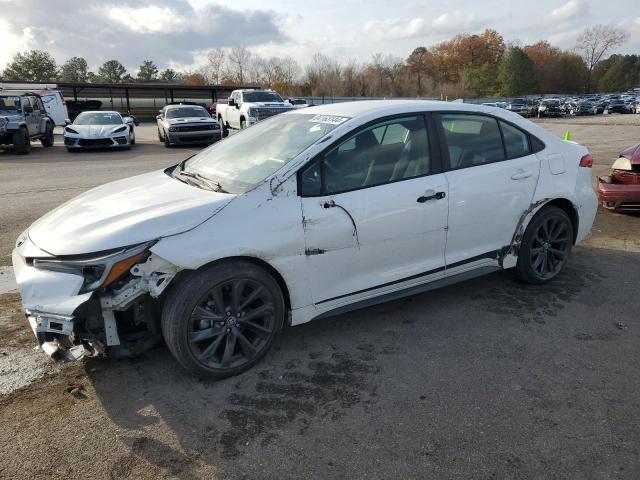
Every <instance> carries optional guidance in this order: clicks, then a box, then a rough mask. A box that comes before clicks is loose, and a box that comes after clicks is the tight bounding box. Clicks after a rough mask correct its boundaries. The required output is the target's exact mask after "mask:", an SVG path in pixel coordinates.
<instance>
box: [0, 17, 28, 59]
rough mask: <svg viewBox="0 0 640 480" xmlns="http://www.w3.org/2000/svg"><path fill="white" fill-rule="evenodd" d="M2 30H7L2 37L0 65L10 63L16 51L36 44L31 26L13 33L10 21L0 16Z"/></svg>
mask: <svg viewBox="0 0 640 480" xmlns="http://www.w3.org/2000/svg"><path fill="white" fill-rule="evenodd" d="M0 32H5V33H4V34H3V37H2V48H0V66H1V65H5V64H7V63H9V62H10V61H11V59H12V58H13V56H14V55H15V54H16V53H19V52H22V51H24V50H28V49H29V48H33V47H34V46H35V43H34V37H33V32H32V30H31V28H30V27H25V28H23V29H22V31H18V32H16V33H13V32H12V31H11V29H10V23H9V22H7V21H5V20H3V19H2V18H0Z"/></svg>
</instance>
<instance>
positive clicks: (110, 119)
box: [73, 112, 123, 125]
mask: <svg viewBox="0 0 640 480" xmlns="http://www.w3.org/2000/svg"><path fill="white" fill-rule="evenodd" d="M73 123H74V124H76V125H119V124H121V123H123V122H122V117H121V116H120V114H119V113H116V112H83V113H81V114H80V115H78V116H77V117H76V119H75V120H74V121H73Z"/></svg>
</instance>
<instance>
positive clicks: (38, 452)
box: [0, 116, 640, 479]
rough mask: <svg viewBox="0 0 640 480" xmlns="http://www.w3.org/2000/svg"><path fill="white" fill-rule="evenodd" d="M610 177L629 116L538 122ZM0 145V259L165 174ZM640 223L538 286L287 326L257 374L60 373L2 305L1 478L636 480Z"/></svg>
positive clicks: (108, 160) (154, 162) (583, 249)
mask: <svg viewBox="0 0 640 480" xmlns="http://www.w3.org/2000/svg"><path fill="white" fill-rule="evenodd" d="M541 123H542V124H544V126H545V127H547V128H549V129H550V130H552V131H554V132H556V133H558V134H563V133H564V131H565V130H567V129H569V130H570V131H571V133H572V137H573V139H574V140H576V141H578V142H580V143H583V144H585V145H587V146H588V147H589V148H590V150H591V151H592V153H593V154H594V157H595V163H596V165H595V168H594V174H601V173H604V172H605V171H606V170H607V168H608V167H609V165H610V164H611V162H612V161H613V159H614V158H615V157H616V155H617V151H618V150H620V149H621V148H623V147H626V146H629V145H632V144H634V143H637V142H638V141H640V127H639V125H640V116H610V117H609V116H600V117H595V118H580V119H569V120H565V119H562V120H544V121H542V122H541ZM153 134H154V131H153V129H152V128H149V127H143V128H141V129H139V133H138V139H139V140H140V139H141V140H142V142H141V143H142V144H141V145H139V146H138V147H137V148H136V149H135V150H133V152H132V154H127V153H125V152H114V153H110V152H108V153H104V154H103V153H96V154H78V155H67V153H66V151H64V150H62V149H61V147H54V148H53V151H47V152H44V149H41V148H36V149H34V153H33V154H32V156H30V157H24V158H18V157H14V156H12V155H10V154H8V153H4V154H3V153H0V195H3V196H5V197H6V201H7V202H8V206H9V208H8V210H7V209H5V210H4V212H5V213H4V214H3V215H2V218H1V219H0V223H1V224H2V225H0V232H1V233H0V255H2V258H4V260H5V262H4V263H5V264H6V263H8V259H7V255H8V254H9V251H10V248H11V244H12V243H13V241H14V239H15V238H16V237H17V235H18V234H19V233H20V232H21V231H22V230H23V229H24V228H26V227H27V226H28V224H29V223H30V222H31V221H32V220H33V219H35V218H37V217H38V216H40V215H41V214H42V213H44V212H45V211H46V210H48V209H50V208H52V207H53V206H55V205H56V204H59V203H61V202H63V201H64V200H66V199H68V198H70V197H72V196H74V195H76V194H77V193H79V192H80V191H82V190H83V189H85V188H89V187H91V186H94V185H97V184H101V183H104V182H106V181H108V180H112V179H116V178H121V177H125V176H129V175H133V174H135V173H140V172H143V171H147V170H152V169H156V168H160V167H162V166H165V165H169V164H172V163H175V162H176V161H177V160H179V159H181V158H184V157H185V156H187V155H188V154H189V153H188V151H187V150H177V149H176V150H174V149H172V150H165V149H164V148H163V147H161V146H160V145H159V144H157V142H156V143H154V142H153ZM639 282H640V217H639V216H630V215H617V214H611V213H609V212H604V211H600V212H599V213H598V216H597V218H596V224H595V225H594V228H593V231H592V235H591V236H590V237H589V239H588V240H587V241H586V242H584V244H583V245H581V246H579V247H577V248H576V249H575V251H574V255H573V256H572V259H571V261H570V263H569V264H568V266H567V269H566V271H565V272H564V273H563V274H562V275H561V276H560V277H559V278H558V279H557V280H556V281H554V282H552V283H551V284H549V285H546V286H543V287H533V286H528V285H522V284H519V283H516V282H514V281H513V279H512V278H511V275H510V274H509V272H499V273H495V274H492V275H489V276H486V277H483V278H478V279H475V280H472V281H469V282H465V283H462V284H458V285H454V286H451V287H447V288H445V289H441V290H437V291H434V292H430V293H427V294H423V295H418V296H414V297H411V298H408V299H405V300H402V301H397V302H392V303H388V304H385V305H380V306H376V307H372V308H368V309H365V310H362V311H358V312H354V313H350V314H347V315H341V316H338V317H334V318H331V319H327V320H324V321H318V322H313V323H311V324H306V325H303V326H300V327H295V328H289V329H287V330H285V332H283V335H282V336H281V337H280V338H279V340H278V341H277V343H276V345H275V347H274V349H273V350H272V352H270V353H269V354H268V355H267V357H266V359H265V360H264V361H263V362H262V363H260V364H259V365H258V366H256V367H255V368H254V369H253V370H251V371H249V372H246V373H245V374H243V375H241V376H238V377H235V378H232V379H227V380H224V381H217V382H215V381H207V380H203V379H199V378H195V377H192V376H190V375H188V374H186V373H185V372H184V371H182V370H181V369H180V368H179V367H178V366H177V365H176V364H175V362H174V361H173V359H172V357H171V356H170V355H169V354H168V353H167V351H166V350H165V349H163V348H158V349H156V350H153V351H151V352H148V353H147V354H145V355H144V356H142V357H141V358H138V359H135V360H127V361H108V360H89V361H86V362H84V363H80V364H67V365H57V364H53V363H51V362H49V361H47V360H46V359H44V358H43V356H42V354H39V353H37V352H34V351H33V350H32V347H33V343H32V340H31V335H32V334H31V332H30V330H29V328H28V326H27V325H26V323H25V322H24V320H23V317H22V315H21V313H20V310H19V298H18V295H17V294H15V293H9V294H3V295H0V455H1V457H0V458H2V461H1V462H0V478H7V479H9V478H11V479H15V478H29V479H35V478H47V479H49V478H70V477H71V478H75V477H95V478H118V479H120V478H136V479H145V478H150V479H151V478H153V479H156V478H180V479H188V478H220V479H223V478H232V479H239V478H247V479H256V478H277V479H282V478H322V479H327V478H439V479H448V478H452V479H458V478H460V479H462V478H476V479H480V478H487V479H489V478H518V479H528V478H532V479H533V478H545V479H549V478H558V479H560V478H562V479H565V478H575V479H609V478H616V479H618V478H620V479H637V478H639V477H640V447H639V445H640V427H639V426H638V425H640V406H639V404H638V398H640V373H639V372H638V368H637V365H638V362H639V360H640V350H639V349H638V340H639V338H640V317H639V316H638V312H639V311H640V297H639V296H638V295H637V285H638V283H639Z"/></svg>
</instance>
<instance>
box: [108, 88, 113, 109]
mask: <svg viewBox="0 0 640 480" xmlns="http://www.w3.org/2000/svg"><path fill="white" fill-rule="evenodd" d="M109 98H110V99H111V110H113V91H112V90H111V87H109Z"/></svg>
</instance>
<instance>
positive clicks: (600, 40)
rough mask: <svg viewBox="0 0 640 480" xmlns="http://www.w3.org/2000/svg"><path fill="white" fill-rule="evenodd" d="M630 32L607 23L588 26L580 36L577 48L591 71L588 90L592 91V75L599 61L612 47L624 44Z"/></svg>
mask: <svg viewBox="0 0 640 480" xmlns="http://www.w3.org/2000/svg"><path fill="white" fill-rule="evenodd" d="M627 37H628V34H627V32H625V31H624V30H621V29H619V28H616V27H612V26H606V25H596V26H594V27H591V28H587V29H586V30H585V31H584V32H582V33H581V34H580V36H579V37H578V41H577V44H576V50H577V51H578V52H579V53H580V55H581V56H582V58H583V59H584V63H585V64H586V66H587V70H588V72H589V74H588V77H587V92H589V91H591V75H592V73H593V69H594V68H595V67H596V65H597V64H598V62H600V60H602V58H603V57H604V55H605V54H606V53H607V52H609V51H611V49H613V48H615V47H617V46H618V45H622V44H623V43H624V42H625V41H626V40H627Z"/></svg>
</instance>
